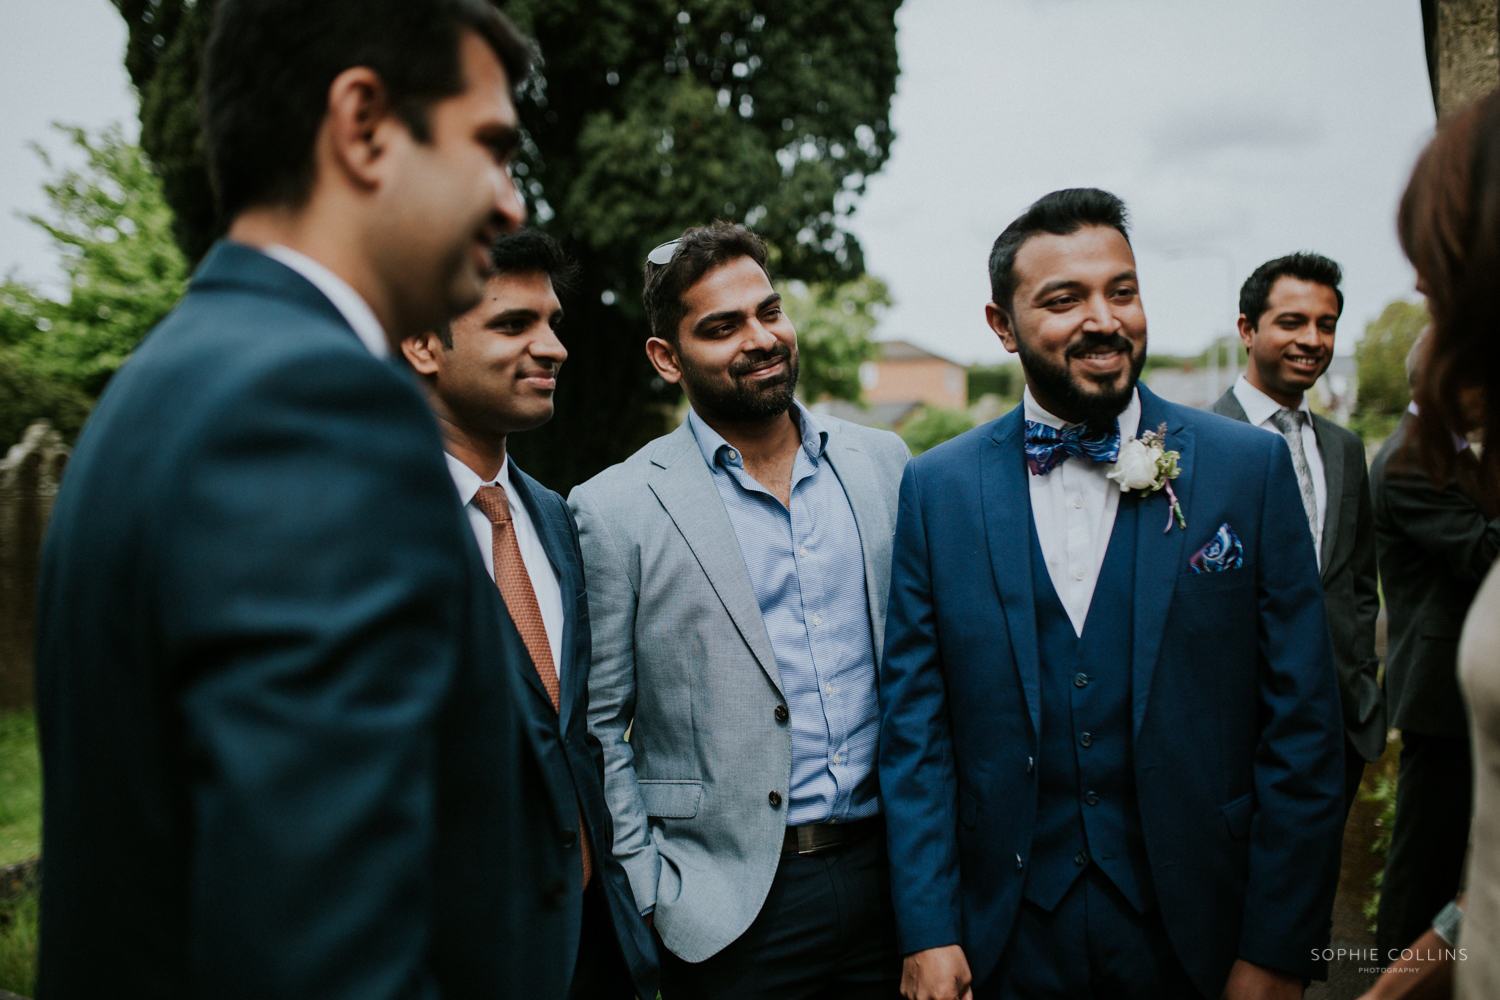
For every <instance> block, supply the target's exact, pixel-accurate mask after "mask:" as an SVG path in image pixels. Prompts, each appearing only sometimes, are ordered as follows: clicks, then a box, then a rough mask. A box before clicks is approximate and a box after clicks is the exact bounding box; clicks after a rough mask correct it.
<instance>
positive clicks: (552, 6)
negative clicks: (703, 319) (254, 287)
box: [115, 0, 899, 491]
mask: <svg viewBox="0 0 1500 1000" xmlns="http://www.w3.org/2000/svg"><path fill="white" fill-rule="evenodd" d="M115 3H116V6H117V7H119V9H120V12H121V14H122V15H123V16H124V18H125V20H126V22H127V24H128V25H129V29H130V47H129V51H128V54H127V56H126V66H127V68H128V69H129V70H130V73H131V78H132V80H134V82H135V84H136V86H137V88H138V89H139V90H140V92H141V95H142V107H141V124H142V146H143V147H144V148H145V149H146V151H147V152H148V153H149V154H150V155H151V157H152V159H153V160H154V161H155V162H156V163H157V164H159V166H160V169H161V172H162V176H163V180H164V185H165V189H166V194H167V199H168V201H169V203H170V204H171V205H172V206H173V208H174V210H175V211H176V213H177V217H178V225H177V233H178V242H179V243H180V245H181V246H182V247H183V249H184V250H185V251H186V252H187V253H188V255H189V257H190V258H192V259H196V257H197V256H198V255H200V254H201V253H202V252H203V250H204V249H205V248H206V247H207V246H208V244H209V242H210V241H211V240H212V238H213V235H214V232H215V227H214V224H213V217H212V211H211V200H210V199H209V197H208V195H207V186H206V181H205V179H204V176H203V167H202V153H201V148H200V145H199V140H198V136H197V128H196V122H195V121H194V120H193V109H194V88H195V86H196V74H197V69H196V67H197V62H198V58H199V54H200V53H201V50H202V44H203V40H204V37H205V35H206V26H207V22H208V17H209V13H210V10H211V8H212V0H197V2H192V0H156V2H155V3H153V2H152V0H115ZM898 4H899V0H796V2H792V0H681V2H678V0H670V2H667V0H509V2H505V3H502V4H501V6H502V7H503V8H504V9H505V10H506V11H507V12H508V13H509V14H510V15H511V16H512V17H513V18H514V19H515V20H516V22H517V23H518V24H519V25H520V26H521V27H522V29H523V30H525V31H527V32H528V33H530V34H532V35H533V37H535V39H536V41H537V44H538V47H539V49H540V51H541V55H542V58H543V61H544V62H543V66H542V67H541V70H540V72H539V73H538V74H537V75H536V76H534V77H533V78H532V79H531V80H530V81H528V82H527V83H526V84H525V85H524V86H523V87H522V88H521V92H520V108H521V116H522V122H523V124H524V126H525V128H526V131H527V140H526V143H525V146H524V149H523V152H522V154H521V156H520V157H519V159H518V161H517V163H516V166H515V175H516V180H517V182H518V183H519V184H520V185H521V186H522V188H523V191H524V193H525V196H526V198H527V201H528V203H529V205H530V206H531V211H532V219H533V221H534V222H536V223H538V224H541V225H543V226H544V227H545V228H546V229H548V231H550V232H551V233H552V234H553V235H555V236H557V237H558V238H559V239H560V240H562V241H563V243H564V245H565V246H566V247H567V249H568V251H569V252H570V253H571V254H573V255H574V256H575V257H576V258H577V259H578V260H579V262H580V263H581V264H582V265H583V269H584V278H583V281H582V283H581V286H580V288H579V290H578V292H577V294H575V295H574V296H573V297H572V298H571V299H570V300H569V301H567V302H566V303H565V306H566V309H567V313H568V323H567V331H566V333H565V335H564V341H565V343H566V345H567V347H568V350H569V351H570V354H571V356H570V358H569V360H568V363H567V365H566V366H565V367H564V369H563V374H562V378H561V379H560V380H559V388H558V393H557V416H556V417H555V418H554V419H553V421H552V422H551V423H550V424H549V425H547V426H546V427H543V428H541V429H539V430H536V431H532V432H529V433H527V434H523V435H518V436H517V437H515V438H513V439H512V441H511V450H512V452H513V453H514V454H515V455H516V456H517V461H518V462H519V463H520V464H521V465H522V466H524V467H525V468H526V469H528V470H529V471H531V472H533V473H535V474H536V475H538V476H539V477H540V478H541V479H542V480H543V481H544V482H546V483H547V484H548V485H550V486H552V487H554V488H557V489H560V490H564V491H566V490H567V489H568V488H569V487H570V486H571V485H573V484H574V483H577V482H579V481H581V480H582V479H584V478H586V477H587V476H589V475H592V474H593V473H594V472H597V471H598V470H599V469H601V468H603V467H604V466H606V465H608V464H610V463H611V462H615V461H618V460H619V459H621V458H623V457H624V456H626V455H627V454H629V453H630V452H631V451H633V450H634V449H635V448H637V447H639V446H640V445H641V444H643V443H644V442H645V441H647V440H649V439H650V438H651V437H654V436H655V435H656V434H659V433H661V432H662V431H663V430H664V429H665V426H666V425H665V423H664V422H663V416H662V414H663V413H664V412H666V411H668V410H670V409H671V407H672V404H673V403H675V401H676V399H677V390H676V389H675V388H674V387H670V386H667V385H665V384H664V383H661V382H659V381H655V380H654V379H653V373H652V372H651V370H650V368H649V366H648V365H647V363H646V359H645V352H644V350H643V346H642V345H643V344H644V342H645V339H646V336H647V327H646V322H645V316H644V310H643V309H642V307H641V304H640V293H641V264H642V261H643V259H644V257H645V254H646V252H647V251H648V250H650V249H651V247H653V246H655V245H656V244H658V243H661V242H663V241H665V240H667V239H671V238H673V237H675V236H677V235H678V234H680V233H681V231H682V230H683V229H684V228H686V227H688V226H690V225H698V224H702V223H706V222H710V221H712V220H713V219H715V218H730V219H735V220H738V221H743V222H746V223H747V224H749V225H751V226H752V227H753V228H754V229H756V230H757V231H758V232H760V233H761V234H762V235H763V236H764V237H766V240H767V242H768V243H769V244H770V246H771V264H772V273H773V274H774V276H775V277H776V278H777V279H779V280H780V279H785V280H800V281H804V282H808V283H809V284H812V283H818V282H822V283H828V284H830V285H840V284H843V283H845V282H848V281H852V280H854V279H856V278H858V277H859V276H860V275H861V274H862V273H863V270H864V261H863V256H862V254H861V252H860V248H859V245H858V243H857V241H856V240H855V239H854V238H853V237H852V236H850V235H849V234H848V233H847V232H845V231H844V229H843V228H842V227H841V225H840V223H841V219H842V217H843V216H845V215H846V214H847V213H848V212H849V211H850V210H851V209H852V208H853V204H854V199H855V198H856V197H857V196H858V195H859V194H860V193H862V192H863V190H864V179H865V178H866V177H867V176H868V175H869V174H871V173H873V172H874V171H876V170H878V169H879V168H880V166H881V165H882V164H883V163H884V162H885V159H886V157H887V155H888V154H889V149H890V142H891V139H892V136H891V132H890V128H889V125H888V119H889V112H890V100H891V96H892V94H893V93H894V91H895V85H896V73H897V63H896V26H895V10H896V7H897V6H898ZM837 367H842V366H837Z"/></svg>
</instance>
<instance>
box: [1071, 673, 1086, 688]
mask: <svg viewBox="0 0 1500 1000" xmlns="http://www.w3.org/2000/svg"><path fill="white" fill-rule="evenodd" d="M1073 686H1074V687H1076V688H1082V687H1088V686H1089V675H1088V674H1074V675H1073Z"/></svg>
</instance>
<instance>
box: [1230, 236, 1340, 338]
mask: <svg viewBox="0 0 1500 1000" xmlns="http://www.w3.org/2000/svg"><path fill="white" fill-rule="evenodd" d="M1278 278H1297V279H1300V280H1302V281H1311V282H1313V283H1314V284H1318V285H1327V286H1328V287H1329V288H1332V289H1333V294H1334V296H1335V297H1336V298H1337V299H1338V301H1339V315H1340V316H1342V315H1343V314H1344V293H1343V291H1342V290H1341V289H1340V288H1339V282H1341V281H1343V280H1344V272H1343V270H1342V269H1341V268H1340V267H1339V266H1338V264H1337V263H1335V262H1334V261H1331V260H1329V259H1328V258H1327V257H1324V256H1323V255H1322V254H1316V253H1307V252H1303V253H1289V254H1287V255H1286V256H1285V257H1277V258H1276V259H1275V260H1268V261H1266V262H1265V263H1264V264H1262V265H1261V266H1260V267H1257V268H1256V269H1255V270H1254V271H1251V272H1250V277H1248V278H1246V279H1245V283H1244V284H1243V285H1241V286H1240V312H1242V313H1244V314H1245V318H1246V319H1247V320H1249V321H1250V325H1251V326H1259V325H1260V318H1261V317H1262V316H1264V315H1265V314H1266V310H1267V309H1269V308H1271V288H1272V287H1273V286H1274V285H1275V284H1276V279H1278Z"/></svg>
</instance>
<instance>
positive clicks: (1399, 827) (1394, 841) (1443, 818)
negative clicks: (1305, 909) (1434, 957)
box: [1375, 733, 1474, 956]
mask: <svg viewBox="0 0 1500 1000" xmlns="http://www.w3.org/2000/svg"><path fill="white" fill-rule="evenodd" d="M1473 781H1474V769H1473V765H1472V764H1471V763H1470V759H1469V741H1468V740H1461V739H1453V738H1452V737H1447V736H1424V735H1422V734H1421V733H1402V734H1401V771H1400V773H1399V775H1398V776H1397V778H1396V825H1395V829H1393V830H1392V831H1391V850H1390V853H1389V854H1387V855H1386V858H1385V877H1384V879H1383V880H1382V881H1381V886H1380V912H1379V914H1378V915H1377V917H1376V921H1377V929H1376V932H1375V942H1376V945H1377V947H1379V948H1380V953H1381V955H1382V956H1388V955H1390V953H1391V950H1392V949H1395V950H1397V951H1399V950H1400V949H1402V948H1405V947H1406V946H1407V945H1409V944H1411V943H1412V942H1413V941H1415V940H1416V939H1417V938H1419V937H1421V936H1422V934H1424V933H1425V932H1426V931H1427V928H1428V927H1429V926H1431V924H1432V918H1433V917H1435V916H1437V915H1438V911H1439V910H1441V909H1442V908H1443V907H1444V906H1447V905H1448V902H1449V900H1451V899H1453V897H1454V896H1456V895H1458V883H1459V879H1460V878H1461V877H1462V875H1463V865H1464V852H1465V850H1467V848H1468V845H1469V815H1470V809H1471V806H1472V797H1473Z"/></svg>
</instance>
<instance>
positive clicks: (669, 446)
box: [647, 421, 786, 696]
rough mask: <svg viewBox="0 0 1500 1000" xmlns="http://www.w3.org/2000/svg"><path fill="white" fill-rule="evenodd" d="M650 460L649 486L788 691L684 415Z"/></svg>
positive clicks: (769, 673) (775, 680)
mask: <svg viewBox="0 0 1500 1000" xmlns="http://www.w3.org/2000/svg"><path fill="white" fill-rule="evenodd" d="M651 462H652V464H653V465H655V466H657V470H656V471H655V473H654V474H653V475H651V476H650V478H649V479H648V480H647V485H648V486H650V488H651V492H653V493H655V494H656V498H657V499H658V500H659V501H661V505H662V507H663V508H665V509H666V512H667V516H668V517H670V518H671V519H672V523H673V524H675V525H676V526H677V530H678V531H680V532H681V533H682V537H683V539H684V540H686V542H687V544H688V548H690V549H692V552H693V557H694V558H695V559H697V560H698V565H699V566H701V567H702V568H703V573H704V575H705V576H707V577H708V582H709V584H710V585H711V586H712V587H713V588H714V593H715V594H717V595H718V598H719V600H720V602H722V603H723V605H724V610H725V611H727V612H728V613H729V617H730V619H731V620H732V621H733V622H734V625H735V628H736V629H738V630H739V633H740V636H741V638H743V639H744V640H745V644H746V645H747V646H749V647H750V651H751V652H752V653H753V654H755V659H756V660H757V661H759V663H760V667H761V669H762V670H764V671H765V673H766V677H767V678H769V679H770V681H771V683H772V684H774V685H775V686H776V690H777V691H779V692H781V693H782V695H783V696H785V694H786V692H785V690H784V689H783V688H782V686H781V670H780V668H779V667H778V666H777V665H776V652H775V650H773V649H772V648H771V637H770V635H768V634H767V632H766V623H765V619H764V618H762V617H761V613H760V603H759V602H758V601H757V600H756V599H755V588H754V587H753V586H752V585H751V583H750V572H749V570H747V569H746V568H745V557H744V556H743V555H742V554H741V553H740V547H739V543H738V541H737V538H736V536H735V533H734V525H732V524H730V522H729V514H728V512H726V511H725V510H724V501H723V499H721V498H720V496H719V491H718V488H717V487H715V486H714V481H713V474H712V473H711V472H709V470H708V466H707V465H705V464H704V462H703V456H702V454H701V453H700V452H699V450H698V441H697V438H695V437H694V436H693V431H692V428H691V427H690V426H689V425H688V423H687V422H686V421H684V422H683V424H682V426H680V427H678V428H677V430H676V431H674V432H672V433H671V434H670V435H668V436H667V437H666V439H664V440H663V441H662V442H661V444H660V446H658V448H657V450H656V452H655V454H653V455H652V457H651Z"/></svg>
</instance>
